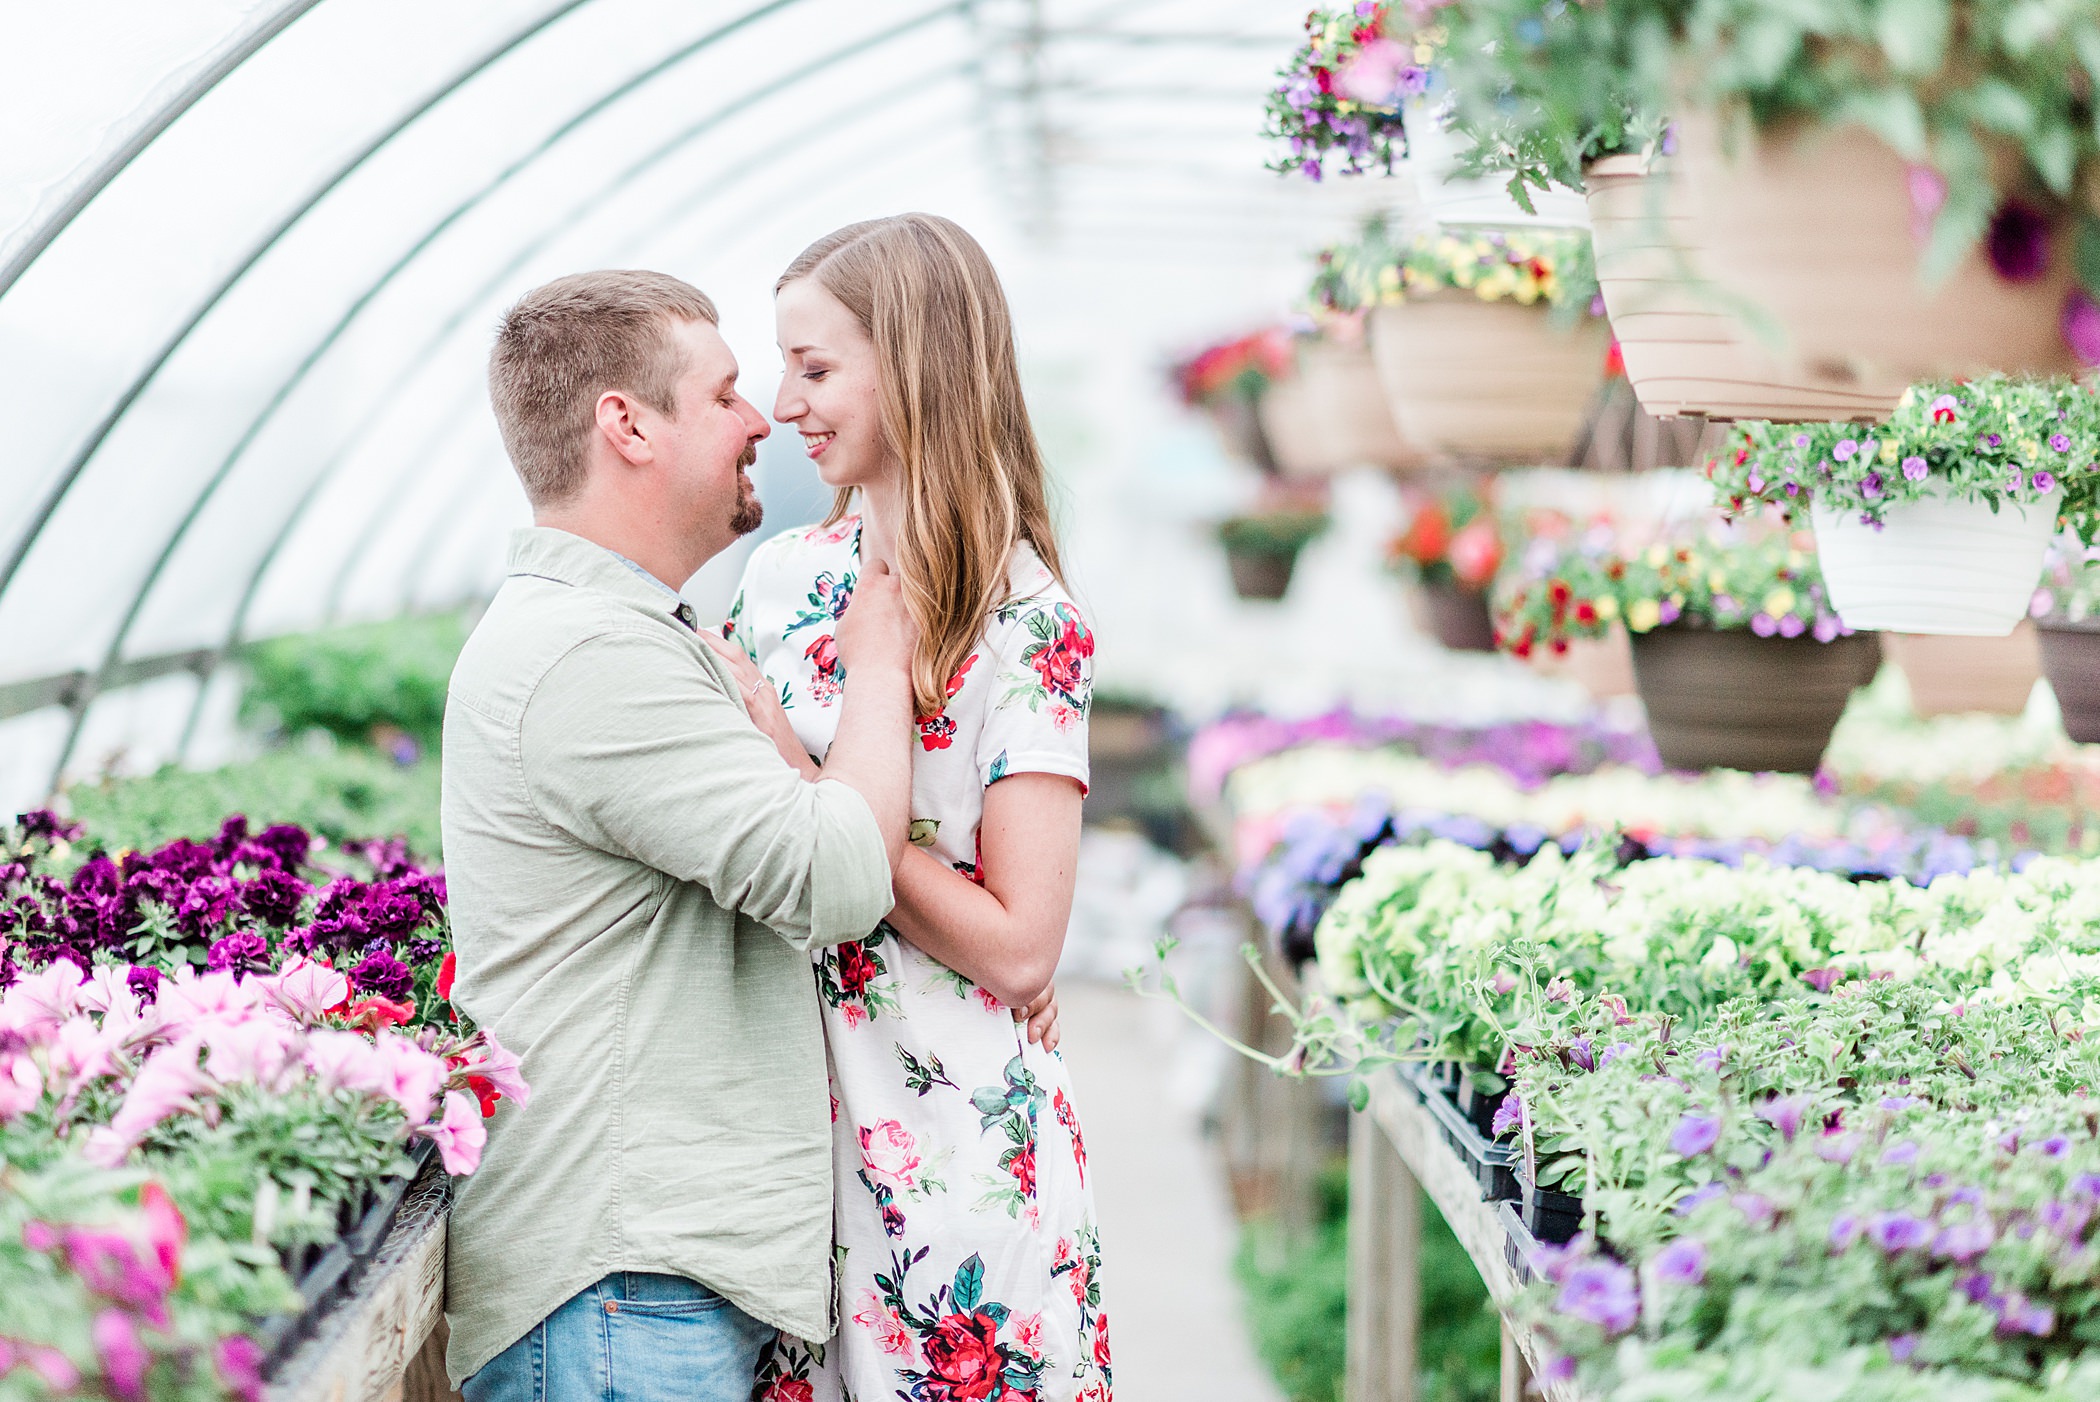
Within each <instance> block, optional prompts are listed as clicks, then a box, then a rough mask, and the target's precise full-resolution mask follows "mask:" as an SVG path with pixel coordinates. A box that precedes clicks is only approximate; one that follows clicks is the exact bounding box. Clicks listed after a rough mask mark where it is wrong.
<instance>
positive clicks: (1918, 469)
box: [1903, 453, 1932, 482]
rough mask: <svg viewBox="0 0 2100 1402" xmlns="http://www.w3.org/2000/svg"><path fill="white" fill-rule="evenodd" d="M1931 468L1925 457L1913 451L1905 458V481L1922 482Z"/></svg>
mask: <svg viewBox="0 0 2100 1402" xmlns="http://www.w3.org/2000/svg"><path fill="white" fill-rule="evenodd" d="M1931 470H1932V469H1931V468H1930V467H1929V466H1928V465H1927V464H1926V462H1925V459H1923V458H1921V457H1919V456H1918V455H1917V454H1916V453H1912V454H1911V455H1910V456H1909V457H1907V458H1905V459H1904V460H1903V477H1904V480H1905V481H1908V482H1922V481H1924V480H1925V474H1926V473H1928V472H1930V471H1931Z"/></svg>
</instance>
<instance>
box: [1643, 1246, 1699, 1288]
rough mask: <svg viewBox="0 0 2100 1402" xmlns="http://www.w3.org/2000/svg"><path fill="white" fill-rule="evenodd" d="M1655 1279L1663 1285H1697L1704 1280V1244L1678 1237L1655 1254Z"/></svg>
mask: <svg viewBox="0 0 2100 1402" xmlns="http://www.w3.org/2000/svg"><path fill="white" fill-rule="evenodd" d="M1655 1278H1656V1279H1657V1280H1659V1281H1661V1282H1662V1283H1663V1284H1665V1285H1697V1284H1699V1282H1701V1281H1703V1280H1705V1279H1706V1246H1705V1244H1704V1243H1702V1242H1697V1241H1694V1240H1692V1239H1691V1238H1690V1237H1679V1238H1677V1240H1675V1241H1673V1242H1671V1243H1670V1244H1669V1245H1668V1246H1665V1247H1664V1248H1663V1249H1662V1250H1660V1251H1658V1252H1656V1253H1655Z"/></svg>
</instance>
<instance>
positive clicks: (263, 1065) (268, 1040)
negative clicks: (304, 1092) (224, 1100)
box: [201, 1017, 301, 1087]
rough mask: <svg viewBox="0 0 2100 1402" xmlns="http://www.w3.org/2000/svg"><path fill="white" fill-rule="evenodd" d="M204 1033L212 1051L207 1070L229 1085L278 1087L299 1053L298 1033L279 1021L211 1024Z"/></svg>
mask: <svg viewBox="0 0 2100 1402" xmlns="http://www.w3.org/2000/svg"><path fill="white" fill-rule="evenodd" d="M201 1030H202V1032H203V1036H204V1044H205V1046H206V1047H208V1048H209V1049H210V1054H209V1055H208V1056H207V1057H206V1058H205V1061H204V1069H205V1070H206V1071H208V1072H210V1073H211V1074H212V1075H213V1076H215V1077H217V1078H218V1079H219V1080H220V1081H222V1082H224V1083H226V1084H229V1085H234V1084H240V1085H257V1086H265V1087H268V1086H274V1085H277V1084H279V1083H280V1082H281V1080H282V1079H283V1076H284V1072H285V1070H286V1068H287V1067H289V1066H291V1065H293V1064H294V1063H295V1061H296V1060H297V1057H298V1054H299V1050H300V1048H299V1043H300V1040H301V1039H300V1036H299V1033H298V1031H297V1030H296V1029H294V1028H293V1027H291V1026H289V1025H288V1024H286V1023H283V1022H280V1021H278V1020H277V1019H276V1018H260V1017H258V1018H250V1019H248V1020H246V1021H244V1022H218V1023H210V1024H207V1025H206V1026H204V1027H203V1028H202V1029H201Z"/></svg>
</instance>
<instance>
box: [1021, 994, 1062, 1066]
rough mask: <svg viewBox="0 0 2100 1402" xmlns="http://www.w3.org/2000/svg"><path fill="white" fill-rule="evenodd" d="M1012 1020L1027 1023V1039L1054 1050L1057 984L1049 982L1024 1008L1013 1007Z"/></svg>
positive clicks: (1056, 1040) (1055, 1044)
mask: <svg viewBox="0 0 2100 1402" xmlns="http://www.w3.org/2000/svg"><path fill="white" fill-rule="evenodd" d="M1014 1021H1015V1022H1025V1023H1027V1024H1028V1040H1029V1041H1031V1042H1040V1043H1042V1047H1043V1050H1044V1051H1056V1050H1057V1043H1058V1040H1059V1037H1058V1031H1057V985H1056V984H1054V983H1053V984H1051V985H1050V986H1049V987H1048V988H1046V989H1044V990H1043V991H1042V992H1041V993H1038V994H1037V995H1036V996H1035V1001H1034V1002H1033V1003H1030V1004H1029V1005H1028V1006H1027V1007H1025V1008H1015V1009H1014Z"/></svg>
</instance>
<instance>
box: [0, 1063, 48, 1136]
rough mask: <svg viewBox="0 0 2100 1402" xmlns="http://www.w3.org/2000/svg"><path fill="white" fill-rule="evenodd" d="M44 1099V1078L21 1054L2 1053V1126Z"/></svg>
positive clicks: (34, 1064)
mask: <svg viewBox="0 0 2100 1402" xmlns="http://www.w3.org/2000/svg"><path fill="white" fill-rule="evenodd" d="M43 1098H44V1077H43V1074H42V1073H41V1072H39V1071H38V1070H37V1069H36V1063H35V1062H34V1061H31V1060H30V1059H29V1058H28V1057H27V1056H25V1055H23V1054H22V1053H20V1052H0V1124H6V1123H7V1122H8V1121H9V1120H11V1119H13V1118H14V1117H15V1116H17V1115H19V1114H21V1113H22V1112H23V1111H25V1110H28V1109H29V1108H30V1107H31V1106H33V1105H35V1104H36V1103H37V1102H38V1101H40V1100H42V1099H43Z"/></svg>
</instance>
